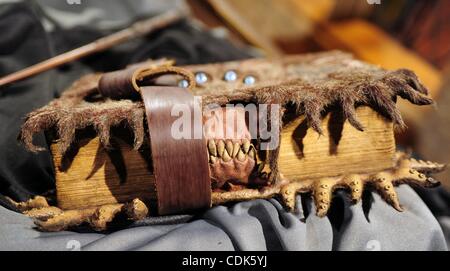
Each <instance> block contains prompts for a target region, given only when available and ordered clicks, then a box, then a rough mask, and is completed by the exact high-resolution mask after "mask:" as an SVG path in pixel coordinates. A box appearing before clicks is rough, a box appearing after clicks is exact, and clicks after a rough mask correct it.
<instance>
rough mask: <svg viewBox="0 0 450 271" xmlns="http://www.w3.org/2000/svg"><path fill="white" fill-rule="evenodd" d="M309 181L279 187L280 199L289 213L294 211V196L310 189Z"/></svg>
mask: <svg viewBox="0 0 450 271" xmlns="http://www.w3.org/2000/svg"><path fill="white" fill-rule="evenodd" d="M311 184H312V182H311V181H301V182H292V183H288V184H286V185H284V186H282V187H281V191H280V194H281V197H282V199H283V203H284V205H285V206H286V207H287V209H288V210H289V211H293V210H295V196H296V195H297V193H300V192H307V191H308V190H309V189H310V188H311Z"/></svg>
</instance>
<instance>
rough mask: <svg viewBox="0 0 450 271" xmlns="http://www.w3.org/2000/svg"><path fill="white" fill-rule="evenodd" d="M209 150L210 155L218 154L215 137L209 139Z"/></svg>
mask: <svg viewBox="0 0 450 271" xmlns="http://www.w3.org/2000/svg"><path fill="white" fill-rule="evenodd" d="M208 150H209V154H210V155H212V156H217V148H216V143H214V140H213V139H210V140H208Z"/></svg>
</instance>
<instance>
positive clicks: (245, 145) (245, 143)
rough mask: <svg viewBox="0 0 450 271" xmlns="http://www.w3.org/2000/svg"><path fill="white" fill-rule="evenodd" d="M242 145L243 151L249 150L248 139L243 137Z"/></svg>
mask: <svg viewBox="0 0 450 271" xmlns="http://www.w3.org/2000/svg"><path fill="white" fill-rule="evenodd" d="M242 146H243V147H244V153H248V151H249V150H250V140H248V139H244V144H243V145H242Z"/></svg>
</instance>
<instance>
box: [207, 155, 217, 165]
mask: <svg viewBox="0 0 450 271" xmlns="http://www.w3.org/2000/svg"><path fill="white" fill-rule="evenodd" d="M209 160H210V161H211V163H212V164H214V163H216V161H217V157H215V156H212V155H210V156H209Z"/></svg>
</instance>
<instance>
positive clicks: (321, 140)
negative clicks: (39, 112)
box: [51, 107, 395, 209]
mask: <svg viewBox="0 0 450 271" xmlns="http://www.w3.org/2000/svg"><path fill="white" fill-rule="evenodd" d="M357 115H358V118H359V120H360V121H361V123H362V124H363V125H364V126H365V127H366V130H365V131H364V132H360V131H358V130H356V129H355V128H353V127H352V126H351V125H349V123H348V122H347V121H345V122H344V121H343V120H342V118H341V117H339V116H341V114H340V112H334V113H329V114H328V115H327V116H326V117H325V118H324V119H323V121H322V128H323V131H324V135H323V136H321V137H319V136H318V134H317V133H316V132H314V131H313V130H312V129H310V128H307V126H306V122H305V120H304V118H303V117H299V118H297V119H294V120H293V121H292V122H290V123H288V124H287V125H286V127H285V128H284V129H283V131H282V134H281V146H280V148H281V149H280V150H281V154H280V158H279V166H280V170H281V172H282V173H283V175H284V176H285V177H288V178H290V179H293V180H294V179H295V180H302V179H310V178H318V177H324V176H335V175H339V174H344V173H347V174H348V173H360V172H376V171H379V170H384V169H386V168H390V167H392V166H393V157H394V152H395V142H394V135H393V127H392V123H391V122H389V121H387V120H386V119H384V118H383V117H381V116H379V115H378V113H376V112H374V111H373V110H372V109H370V108H368V107H360V108H358V109H357ZM116 140H117V139H116ZM51 151H52V154H53V159H54V163H55V170H56V188H57V200H58V205H59V206H60V207H61V208H63V209H78V208H86V207H90V206H98V205H102V204H107V203H117V202H124V201H129V200H132V199H134V198H140V199H143V200H154V199H156V193H155V184H154V178H153V176H152V166H151V161H149V159H148V158H149V157H150V153H149V152H148V151H147V152H145V151H144V152H139V151H135V150H133V149H132V147H131V145H129V144H127V143H125V142H124V141H121V140H118V141H117V142H116V150H115V151H112V152H111V151H110V152H106V151H105V149H104V148H103V147H101V145H100V144H99V139H98V138H97V137H95V138H85V139H80V140H79V144H78V150H75V151H73V152H71V153H70V155H66V156H64V157H61V155H60V154H59V152H58V143H57V142H55V144H52V146H51ZM75 154H76V155H75Z"/></svg>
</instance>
